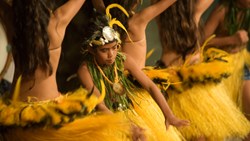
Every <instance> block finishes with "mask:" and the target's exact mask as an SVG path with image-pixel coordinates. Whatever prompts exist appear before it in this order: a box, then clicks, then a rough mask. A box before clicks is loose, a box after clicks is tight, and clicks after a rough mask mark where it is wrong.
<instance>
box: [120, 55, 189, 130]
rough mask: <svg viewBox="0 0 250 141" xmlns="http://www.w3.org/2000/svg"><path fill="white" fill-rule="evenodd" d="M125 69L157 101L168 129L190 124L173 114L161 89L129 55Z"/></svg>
mask: <svg viewBox="0 0 250 141" xmlns="http://www.w3.org/2000/svg"><path fill="white" fill-rule="evenodd" d="M124 65H125V69H127V70H128V71H129V72H130V73H131V74H132V76H133V77H134V78H135V79H136V80H137V81H138V82H139V83H140V84H141V85H142V86H143V88H145V89H146V90H147V91H148V92H149V93H150V94H151V96H152V98H153V99H154V100H155V102H156V103H157V104H158V106H159V107H160V109H161V111H162V112H163V115H164V117H165V119H166V126H167V127H168V124H171V125H174V126H186V125H188V124H189V122H188V121H186V120H180V119H178V118H176V117H175V116H174V114H173V113H172V111H171V109H170V107H169V106H168V103H167V101H166V100H165V98H164V96H163V94H162V93H161V91H160V90H159V88H158V87H157V86H156V85H155V84H154V83H153V81H152V80H150V79H149V78H148V77H147V76H146V75H145V74H144V73H143V71H142V70H140V69H139V68H138V67H137V65H136V63H135V62H134V60H133V59H132V58H131V57H129V56H128V55H127V59H126V61H125V64H124Z"/></svg>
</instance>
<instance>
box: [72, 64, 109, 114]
mask: <svg viewBox="0 0 250 141" xmlns="http://www.w3.org/2000/svg"><path fill="white" fill-rule="evenodd" d="M77 74H78V78H79V79H80V82H81V84H82V86H83V87H84V88H85V89H86V90H87V91H89V92H90V91H92V89H93V93H94V94H95V95H97V96H98V97H99V96H100V91H99V90H98V89H97V87H96V86H95V85H94V83H93V79H92V77H91V75H90V72H89V70H88V68H87V65H86V64H84V63H83V64H82V66H81V67H80V68H79V69H78V72H77ZM96 108H97V110H99V111H103V112H106V113H112V112H111V111H110V110H109V109H108V108H107V107H106V105H105V104H104V102H101V103H100V104H98V105H97V107H96Z"/></svg>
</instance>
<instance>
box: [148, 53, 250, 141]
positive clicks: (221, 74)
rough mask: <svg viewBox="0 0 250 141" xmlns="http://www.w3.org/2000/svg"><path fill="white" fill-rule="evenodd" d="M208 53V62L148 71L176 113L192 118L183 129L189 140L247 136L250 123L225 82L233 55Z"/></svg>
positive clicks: (179, 115) (205, 58)
mask: <svg viewBox="0 0 250 141" xmlns="http://www.w3.org/2000/svg"><path fill="white" fill-rule="evenodd" d="M206 53H207V54H206V56H204V62H201V63H199V64H195V65H191V66H181V67H176V68H166V69H158V70H147V71H145V73H146V74H147V75H148V76H149V77H150V78H151V79H152V80H153V81H155V82H156V83H157V84H158V86H159V87H160V88H161V89H162V91H165V92H166V93H167V96H166V98H167V101H168V104H169V106H170V108H171V109H172V111H173V113H174V114H175V115H176V116H177V117H179V118H181V119H187V120H189V121H190V123H191V125H190V126H188V127H184V128H181V129H180V131H181V133H182V135H183V136H184V137H185V138H186V139H187V140H191V139H195V138H199V137H206V138H208V139H210V140H213V141H215V140H223V139H225V138H228V137H234V136H236V137H240V138H244V137H245V136H246V135H247V134H248V133H249V131H250V123H249V121H248V120H247V119H246V118H245V116H244V115H243V114H242V113H241V111H240V110H239V109H238V108H237V106H236V105H235V103H234V102H233V101H232V99H231V98H230V97H229V96H228V93H227V92H228V91H227V87H226V86H225V84H224V83H221V81H222V80H223V79H224V78H226V77H228V74H230V73H231V71H232V70H231V68H230V66H231V64H230V63H231V62H230V61H231V58H230V57H228V55H227V54H226V53H225V52H223V51H217V50H216V49H211V50H208V51H207V52H206ZM164 77H165V78H164ZM169 85H170V86H169ZM168 86H169V87H168Z"/></svg>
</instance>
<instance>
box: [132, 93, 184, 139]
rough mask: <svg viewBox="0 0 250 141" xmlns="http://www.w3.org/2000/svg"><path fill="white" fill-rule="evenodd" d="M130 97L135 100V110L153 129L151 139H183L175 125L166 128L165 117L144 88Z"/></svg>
mask: <svg viewBox="0 0 250 141" xmlns="http://www.w3.org/2000/svg"><path fill="white" fill-rule="evenodd" d="M134 94H135V95H131V96H130V98H131V100H132V101H133V105H134V110H135V111H136V113H137V114H138V115H139V116H140V117H141V118H142V119H143V121H144V122H145V124H146V125H147V126H148V128H149V129H150V130H151V132H152V134H153V138H148V139H149V140H150V141H183V140H185V139H184V137H183V136H182V135H181V134H180V132H179V131H178V130H177V129H176V128H175V127H173V126H169V128H168V129H166V126H165V118H164V116H163V114H162V112H161V110H160V108H159V107H158V105H157V104H156V102H155V101H154V100H153V98H152V97H151V96H150V95H149V93H148V92H147V91H145V90H143V89H140V90H138V91H135V92H134Z"/></svg>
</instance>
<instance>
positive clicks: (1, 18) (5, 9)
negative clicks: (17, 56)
mask: <svg viewBox="0 0 250 141" xmlns="http://www.w3.org/2000/svg"><path fill="white" fill-rule="evenodd" d="M12 20H13V15H12V10H11V6H10V5H9V4H8V3H7V2H5V1H4V0H0V23H1V24H2V26H3V28H4V30H5V33H6V35H7V39H8V43H9V44H11V43H12V37H13V34H14V32H13V23H12Z"/></svg>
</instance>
